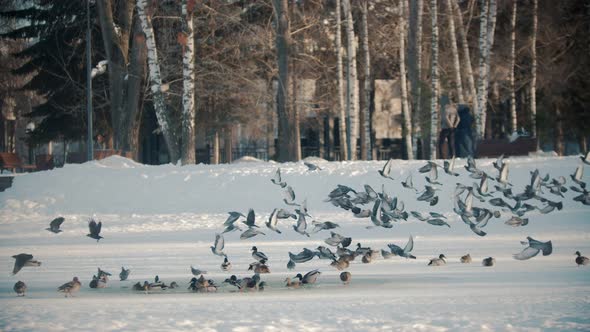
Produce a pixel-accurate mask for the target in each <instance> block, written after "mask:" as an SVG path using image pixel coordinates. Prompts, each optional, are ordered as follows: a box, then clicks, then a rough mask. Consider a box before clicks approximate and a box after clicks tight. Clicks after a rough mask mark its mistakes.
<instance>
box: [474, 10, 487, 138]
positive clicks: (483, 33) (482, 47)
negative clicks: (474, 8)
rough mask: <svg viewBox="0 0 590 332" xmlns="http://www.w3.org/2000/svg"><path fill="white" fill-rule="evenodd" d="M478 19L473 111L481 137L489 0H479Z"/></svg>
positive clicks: (484, 102)
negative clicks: (477, 75) (476, 68)
mask: <svg viewBox="0 0 590 332" xmlns="http://www.w3.org/2000/svg"><path fill="white" fill-rule="evenodd" d="M479 3H480V7H481V8H480V10H481V15H480V21H479V77H478V80H477V110H476V112H475V114H476V115H475V119H476V120H475V128H476V130H475V131H476V133H477V138H478V139H482V138H483V135H484V128H485V121H484V115H483V114H484V112H485V109H486V106H487V102H486V101H487V98H486V95H485V92H486V83H485V82H486V80H487V77H488V75H487V72H486V69H487V66H486V56H487V55H486V53H487V46H488V4H489V0H480V1H479Z"/></svg>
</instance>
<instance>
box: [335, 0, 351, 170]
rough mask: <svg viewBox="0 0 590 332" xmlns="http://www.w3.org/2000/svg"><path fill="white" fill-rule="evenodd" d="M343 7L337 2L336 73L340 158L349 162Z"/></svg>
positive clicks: (337, 0) (338, 0)
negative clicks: (344, 75) (345, 98)
mask: <svg viewBox="0 0 590 332" xmlns="http://www.w3.org/2000/svg"><path fill="white" fill-rule="evenodd" d="M341 12H342V7H341V4H340V0H336V42H335V43H334V45H335V48H336V72H337V75H338V76H337V80H338V111H339V114H340V123H339V127H340V128H339V129H340V158H341V159H342V160H348V142H347V135H346V133H347V130H348V129H347V122H348V121H347V120H346V119H347V116H346V109H345V108H344V77H343V75H342V19H341V17H340V16H341V15H340V13H341Z"/></svg>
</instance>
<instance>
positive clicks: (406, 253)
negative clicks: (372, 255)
mask: <svg viewBox="0 0 590 332" xmlns="http://www.w3.org/2000/svg"><path fill="white" fill-rule="evenodd" d="M387 246H388V247H389V250H391V253H392V254H394V255H397V256H400V257H405V258H412V259H416V256H414V255H412V254H410V252H411V251H412V250H413V249H414V238H413V237H412V235H410V239H409V240H408V243H406V246H405V247H404V249H402V248H401V247H399V246H397V245H395V244H392V243H391V244H388V245H387Z"/></svg>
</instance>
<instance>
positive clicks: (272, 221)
mask: <svg viewBox="0 0 590 332" xmlns="http://www.w3.org/2000/svg"><path fill="white" fill-rule="evenodd" d="M277 223H278V218H277V209H274V210H273V211H272V213H271V214H270V216H269V217H268V221H267V222H266V227H268V228H269V229H270V230H273V231H275V232H277V233H279V234H281V231H280V230H279V229H278V228H277Z"/></svg>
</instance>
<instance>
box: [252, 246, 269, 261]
mask: <svg viewBox="0 0 590 332" xmlns="http://www.w3.org/2000/svg"><path fill="white" fill-rule="evenodd" d="M251 250H252V258H254V259H255V260H256V261H258V262H261V261H263V260H264V261H268V257H266V255H265V254H264V253H263V252H261V251H258V248H256V246H254V247H252V249H251Z"/></svg>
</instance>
